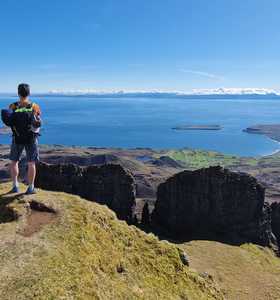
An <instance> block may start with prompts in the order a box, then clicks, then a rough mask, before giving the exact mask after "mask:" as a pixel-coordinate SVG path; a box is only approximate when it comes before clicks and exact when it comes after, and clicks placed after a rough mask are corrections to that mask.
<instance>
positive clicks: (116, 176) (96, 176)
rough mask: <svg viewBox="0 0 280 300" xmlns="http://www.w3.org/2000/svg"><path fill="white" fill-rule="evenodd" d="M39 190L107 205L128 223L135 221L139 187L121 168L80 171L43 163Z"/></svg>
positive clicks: (40, 165)
mask: <svg viewBox="0 0 280 300" xmlns="http://www.w3.org/2000/svg"><path fill="white" fill-rule="evenodd" d="M35 185H36V186H37V187H40V188H43V189H47V190H52V191H62V192H66V193H71V194H75V195H79V196H81V197H83V198H85V199H87V200H90V201H94V202H98V203H100V204H105V205H107V206H108V207H109V208H111V209H112V210H113V211H115V213H116V214H117V217H118V218H119V219H121V220H126V221H127V222H128V223H131V222H133V220H134V214H135V213H134V210H135V190H136V187H135V183H134V179H133V177H132V176H131V174H130V173H129V172H127V171H126V170H124V169H123V168H122V167H121V166H120V165H114V164H107V165H103V166H89V167H79V166H77V165H74V164H66V165H63V164H57V165H49V164H46V163H39V164H38V169H37V177H36V182H35Z"/></svg>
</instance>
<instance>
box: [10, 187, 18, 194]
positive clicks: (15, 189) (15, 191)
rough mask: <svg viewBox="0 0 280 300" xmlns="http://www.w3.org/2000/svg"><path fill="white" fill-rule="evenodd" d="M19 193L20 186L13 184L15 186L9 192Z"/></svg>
mask: <svg viewBox="0 0 280 300" xmlns="http://www.w3.org/2000/svg"><path fill="white" fill-rule="evenodd" d="M16 193H19V188H18V186H13V188H12V189H11V190H10V191H9V192H8V194H16Z"/></svg>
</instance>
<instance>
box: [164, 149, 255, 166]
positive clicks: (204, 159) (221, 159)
mask: <svg viewBox="0 0 280 300" xmlns="http://www.w3.org/2000/svg"><path fill="white" fill-rule="evenodd" d="M166 155H168V156H169V157H171V158H173V159H175V160H178V161H180V162H183V163H184V165H185V167H186V168H188V169H199V168H204V167H209V166H214V165H220V166H223V167H231V166H238V165H241V164H242V165H248V166H256V165H257V163H258V160H257V159H256V158H249V157H248V158H241V157H238V156H234V155H224V154H221V153H218V152H214V151H203V150H191V149H181V150H170V151H168V152H167V153H166Z"/></svg>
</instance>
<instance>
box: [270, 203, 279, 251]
mask: <svg viewBox="0 0 280 300" xmlns="http://www.w3.org/2000/svg"><path fill="white" fill-rule="evenodd" d="M271 226H272V231H273V233H274V234H275V236H276V238H277V240H278V245H279V247H280V203H272V204H271Z"/></svg>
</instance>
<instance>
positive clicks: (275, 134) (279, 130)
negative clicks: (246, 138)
mask: <svg viewBox="0 0 280 300" xmlns="http://www.w3.org/2000/svg"><path fill="white" fill-rule="evenodd" d="M243 131H244V132H247V133H251V134H262V135H265V136H267V137H269V138H271V139H273V140H275V141H278V142H280V124H267V125H254V126H250V127H247V128H246V129H244V130H243Z"/></svg>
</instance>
